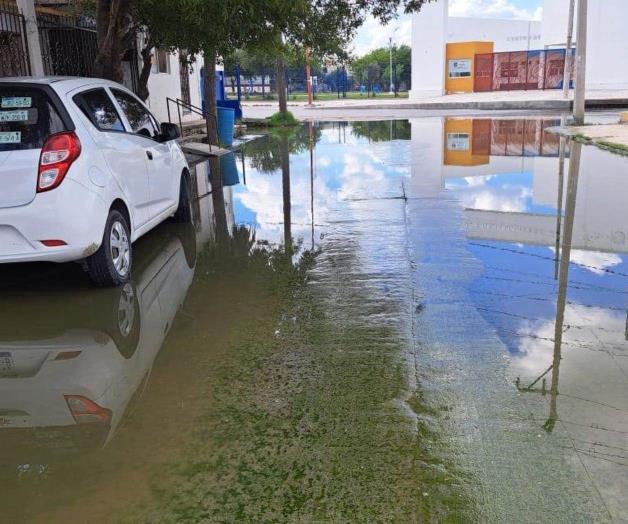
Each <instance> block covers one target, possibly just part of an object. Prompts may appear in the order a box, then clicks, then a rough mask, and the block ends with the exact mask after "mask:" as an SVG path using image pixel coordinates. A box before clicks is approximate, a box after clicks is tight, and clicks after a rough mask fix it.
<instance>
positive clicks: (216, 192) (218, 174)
mask: <svg viewBox="0 0 628 524" xmlns="http://www.w3.org/2000/svg"><path fill="white" fill-rule="evenodd" d="M209 180H210V182H211V185H212V205H213V207H214V226H215V228H216V229H215V231H216V241H217V242H218V243H219V244H224V243H226V241H227V240H228V239H229V226H228V224H227V210H226V209H225V193H224V186H223V183H222V171H221V170H220V158H218V157H211V158H210V159H209Z"/></svg>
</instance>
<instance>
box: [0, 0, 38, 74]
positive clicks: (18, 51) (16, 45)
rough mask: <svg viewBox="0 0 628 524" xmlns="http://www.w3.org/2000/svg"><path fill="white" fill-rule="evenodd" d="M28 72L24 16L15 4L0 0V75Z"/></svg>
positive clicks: (29, 71)
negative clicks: (0, 0)
mask: <svg viewBox="0 0 628 524" xmlns="http://www.w3.org/2000/svg"><path fill="white" fill-rule="evenodd" d="M30 73H31V70H30V61H29V58H28V45H27V43H26V23H25V21H24V17H23V16H22V14H21V13H20V12H19V10H18V8H17V6H16V5H14V4H8V3H6V2H0V77H2V76H26V75H30Z"/></svg>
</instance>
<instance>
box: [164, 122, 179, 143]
mask: <svg viewBox="0 0 628 524" xmlns="http://www.w3.org/2000/svg"><path fill="white" fill-rule="evenodd" d="M180 136H181V133H180V132H179V127H178V126H177V124H171V123H170V122H162V123H161V141H162V142H170V141H171V140H176V139H177V138H179V137H180Z"/></svg>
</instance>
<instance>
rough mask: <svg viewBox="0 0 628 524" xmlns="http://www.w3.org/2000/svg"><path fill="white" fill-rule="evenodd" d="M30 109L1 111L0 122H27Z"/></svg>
mask: <svg viewBox="0 0 628 524" xmlns="http://www.w3.org/2000/svg"><path fill="white" fill-rule="evenodd" d="M27 121H28V111H25V110H24V109H21V110H19V111H0V122H27Z"/></svg>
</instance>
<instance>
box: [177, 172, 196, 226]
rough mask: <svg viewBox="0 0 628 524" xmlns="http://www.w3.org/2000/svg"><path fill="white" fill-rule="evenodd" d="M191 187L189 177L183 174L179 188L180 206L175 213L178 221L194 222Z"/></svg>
mask: <svg viewBox="0 0 628 524" xmlns="http://www.w3.org/2000/svg"><path fill="white" fill-rule="evenodd" d="M190 189H191V188H190V181H189V177H188V176H187V175H182V176H181V187H180V189H179V207H177V210H176V212H175V214H174V219H175V221H176V222H182V223H189V222H192V195H191V191H190Z"/></svg>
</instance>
